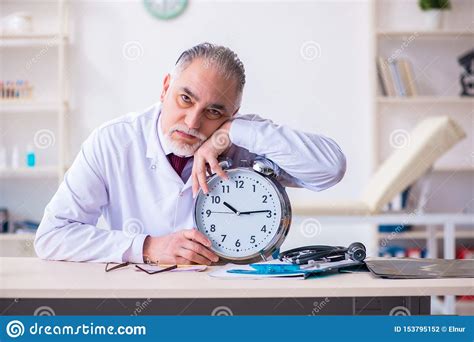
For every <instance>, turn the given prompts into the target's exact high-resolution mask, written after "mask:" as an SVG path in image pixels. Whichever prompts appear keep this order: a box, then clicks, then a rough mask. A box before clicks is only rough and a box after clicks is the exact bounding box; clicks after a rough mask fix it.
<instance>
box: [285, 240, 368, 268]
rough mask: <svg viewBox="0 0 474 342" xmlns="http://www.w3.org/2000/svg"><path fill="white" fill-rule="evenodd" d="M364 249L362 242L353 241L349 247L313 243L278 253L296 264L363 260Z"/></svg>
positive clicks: (364, 255)
mask: <svg viewBox="0 0 474 342" xmlns="http://www.w3.org/2000/svg"><path fill="white" fill-rule="evenodd" d="M365 257H366V250H365V246H364V244H362V243H360V242H354V243H351V244H350V245H349V247H342V246H325V245H314V246H304V247H298V248H293V249H290V250H287V251H284V252H282V253H280V255H279V259H280V260H281V261H289V262H291V263H293V264H296V265H306V264H311V263H318V262H335V261H341V260H349V259H350V260H354V261H359V262H362V261H364V260H365Z"/></svg>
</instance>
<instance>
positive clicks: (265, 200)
mask: <svg viewBox="0 0 474 342" xmlns="http://www.w3.org/2000/svg"><path fill="white" fill-rule="evenodd" d="M262 198H263V201H262V203H267V195H263V196H262Z"/></svg>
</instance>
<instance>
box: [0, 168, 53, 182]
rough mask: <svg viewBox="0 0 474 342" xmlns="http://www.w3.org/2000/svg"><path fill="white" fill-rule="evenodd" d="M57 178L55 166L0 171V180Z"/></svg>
mask: <svg viewBox="0 0 474 342" xmlns="http://www.w3.org/2000/svg"><path fill="white" fill-rule="evenodd" d="M55 177H58V167H57V166H35V167H32V168H27V167H20V168H17V169H12V168H6V169H0V178H3V179H13V178H33V179H34V178H55Z"/></svg>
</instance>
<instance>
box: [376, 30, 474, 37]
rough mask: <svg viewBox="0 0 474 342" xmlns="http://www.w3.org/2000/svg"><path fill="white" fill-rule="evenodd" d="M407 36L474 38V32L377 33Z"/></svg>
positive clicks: (413, 31)
mask: <svg viewBox="0 0 474 342" xmlns="http://www.w3.org/2000/svg"><path fill="white" fill-rule="evenodd" d="M406 36H416V37H430V38H436V37H440V38H443V37H448V38H452V37H454V38H458V37H467V38H474V31H469V30H462V31H455V30H446V31H445V30H433V31H423V30H402V31H398V30H380V31H377V37H378V38H381V37H406Z"/></svg>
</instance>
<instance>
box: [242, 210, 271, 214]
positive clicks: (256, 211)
mask: <svg viewBox="0 0 474 342" xmlns="http://www.w3.org/2000/svg"><path fill="white" fill-rule="evenodd" d="M268 212H272V211H271V210H254V211H242V212H241V214H253V213H268Z"/></svg>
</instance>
